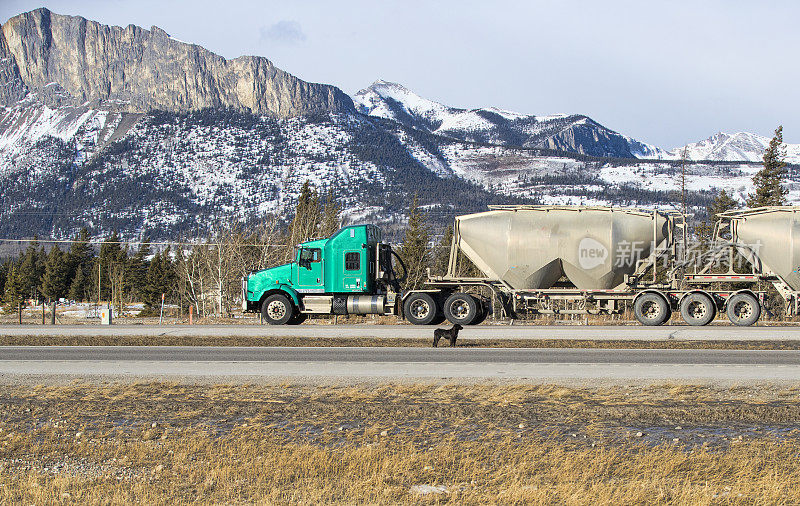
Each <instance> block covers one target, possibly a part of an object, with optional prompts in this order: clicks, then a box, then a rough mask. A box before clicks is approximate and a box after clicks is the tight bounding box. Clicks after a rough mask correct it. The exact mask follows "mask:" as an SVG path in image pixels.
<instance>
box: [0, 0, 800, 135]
mask: <svg viewBox="0 0 800 506" xmlns="http://www.w3.org/2000/svg"><path fill="white" fill-rule="evenodd" d="M41 6H46V7H48V8H50V9H51V10H52V11H54V12H58V13H61V14H72V15H81V16H84V17H87V18H90V19H94V20H97V21H101V22H103V23H106V24H113V25H120V26H125V25H127V24H136V25H140V26H143V27H145V28H149V27H150V26H152V25H156V26H159V27H161V28H163V29H164V30H166V31H167V32H168V33H170V34H171V35H172V36H173V37H175V38H177V39H181V40H184V41H187V42H193V43H196V44H199V45H202V46H204V47H206V48H207V49H209V50H211V51H214V52H216V53H219V54H221V55H223V56H225V57H226V58H235V57H236V56H239V55H242V54H254V55H260V56H265V57H267V58H269V59H270V60H272V61H273V62H274V63H275V64H276V65H277V66H278V67H280V68H283V69H284V70H286V71H288V72H290V73H292V74H295V75H297V76H299V77H301V78H302V79H306V80H309V81H315V82H323V83H329V84H334V85H337V86H339V87H340V88H342V89H343V90H344V91H345V92H347V93H355V92H356V91H358V90H359V89H361V88H364V87H366V86H368V85H369V84H370V83H371V82H373V81H374V80H375V79H378V78H380V79H385V80H389V81H395V82H399V83H401V84H403V85H405V86H407V87H408V88H410V89H412V90H413V91H415V92H416V93H418V94H419V95H422V96H423V97H426V98H430V99H433V100H437V101H439V102H442V103H445V104H447V105H452V106H458V107H467V108H470V107H484V106H496V107H500V108H504V109H509V110H513V111H518V112H523V113H530V114H550V113H561V112H563V113H582V114H587V115H589V116H591V117H592V118H593V119H595V120H596V121H598V122H600V123H602V124H604V125H606V126H607V127H609V128H612V129H614V130H617V131H619V132H622V133H624V134H627V135H630V136H633V137H635V138H637V139H639V140H642V141H645V142H649V143H651V144H656V145H659V146H662V147H665V148H672V147H676V146H679V145H683V144H685V143H687V142H691V141H696V140H700V139H703V138H706V137H709V136H710V135H712V134H714V133H715V132H718V131H725V132H735V131H749V132H755V133H759V134H762V135H765V136H771V135H772V132H773V130H774V129H775V127H776V126H777V125H778V124H783V125H784V139H785V140H786V141H787V142H794V143H800V100H798V99H799V98H800V92H798V81H799V79H798V78H799V77H800V65H798V63H797V61H798V60H797V54H796V52H797V49H799V48H800V29H798V21H800V2H797V1H792V0H785V1H778V0H776V1H769V0H762V1H752V0H751V1H746V2H745V1H740V0H727V1H723V0H694V1H684V0H672V1H655V0H650V1H643V0H639V1H633V0H631V1H621V0H620V1H610V0H607V1H600V0H596V1H556V0H553V1H515V2H512V1H491V2H490V1H486V2H473V1H470V0H460V1H449V0H447V1H434V0H431V1H419V2H417V1H413V0H405V1H379V0H373V1H338V2H334V1H314V0H296V1H287V0H283V1H268V0H226V1H219V0H191V1H183V0H181V1H169V0H136V1H125V0H80V1H77V0H72V1H70V0H56V1H41V0H40V1H38V2H31V1H27V0H0V15H1V16H2V18H3V20H5V19H8V18H9V17H11V16H13V15H15V14H18V13H20V12H23V11H28V10H32V9H35V8H37V7H41Z"/></svg>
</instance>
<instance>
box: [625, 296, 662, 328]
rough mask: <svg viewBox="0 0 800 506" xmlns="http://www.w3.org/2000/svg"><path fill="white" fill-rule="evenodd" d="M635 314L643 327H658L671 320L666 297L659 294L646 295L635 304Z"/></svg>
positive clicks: (640, 297)
mask: <svg viewBox="0 0 800 506" xmlns="http://www.w3.org/2000/svg"><path fill="white" fill-rule="evenodd" d="M633 314H634V316H636V319H637V320H639V323H641V324H642V325H647V326H657V325H662V324H663V323H664V322H666V321H667V320H669V317H670V314H671V311H670V309H669V304H667V301H666V299H664V297H662V296H661V295H659V294H657V293H645V294H642V295H640V296H639V297H637V298H636V301H635V302H634V303H633Z"/></svg>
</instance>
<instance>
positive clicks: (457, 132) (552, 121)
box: [353, 80, 662, 158]
mask: <svg viewBox="0 0 800 506" xmlns="http://www.w3.org/2000/svg"><path fill="white" fill-rule="evenodd" d="M353 102H354V103H355V104H356V107H357V109H358V110H359V111H360V112H362V113H364V114H367V115H370V116H376V117H381V118H387V119H391V120H393V121H397V122H399V123H402V124H404V125H406V126H408V127H411V128H415V129H419V130H422V131H425V132H429V133H433V134H436V135H441V136H444V137H450V138H453V139H459V140H465V141H470V142H479V143H485V144H500V145H504V146H519V147H527V148H546V149H554V150H559V151H569V152H573V153H580V154H585V155H592V156H606V157H615V158H634V157H637V158H657V157H659V156H660V155H661V154H662V152H661V150H660V149H659V148H656V147H654V146H650V145H648V144H645V143H642V142H639V141H637V140H635V139H632V138H630V137H627V136H624V135H621V134H619V133H617V132H614V131H613V130H610V129H608V128H606V127H604V126H603V125H601V124H599V123H597V122H596V121H594V120H592V119H591V118H589V117H587V116H583V115H580V114H553V115H549V116H535V115H528V114H520V113H516V112H511V111H504V110H502V109H497V108H494V107H489V108H482V109H459V108H455V107H449V106H446V105H443V104H440V103H438V102H434V101H432V100H428V99H425V98H422V97H420V96H419V95H417V94H415V93H414V92H412V91H411V90H409V89H407V88H405V87H404V86H402V85H400V84H397V83H391V82H387V81H382V80H378V81H375V82H374V83H373V84H372V85H371V86H369V87H368V88H365V89H363V90H361V91H359V92H358V93H356V94H355V95H354V96H353Z"/></svg>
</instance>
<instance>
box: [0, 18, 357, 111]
mask: <svg viewBox="0 0 800 506" xmlns="http://www.w3.org/2000/svg"><path fill="white" fill-rule="evenodd" d="M0 35H1V36H0V60H2V62H3V63H2V65H0V89H3V88H8V91H4V92H2V93H0V104H2V105H12V104H13V103H15V102H17V101H19V100H20V99H21V98H23V97H24V96H25V95H27V94H28V93H30V92H37V93H39V94H40V96H42V97H43V98H44V99H45V100H46V101H47V103H48V104H49V105H55V106H59V105H66V104H69V105H79V104H81V103H85V102H107V103H113V104H115V106H116V108H118V109H119V110H124V111H126V112H140V113H141V112H147V111H149V110H153V109H160V110H166V111H170V112H187V111H192V110H200V109H204V108H207V107H222V108H226V107H230V108H233V109H237V110H243V111H245V110H246V111H249V112H253V113H257V114H269V115H274V116H277V117H290V116H296V115H301V114H313V113H318V112H351V111H353V110H354V106H353V103H352V100H351V99H350V97H349V96H348V95H346V94H345V93H344V92H343V91H341V90H340V89H338V88H336V87H335V86H331V85H326V84H316V83H308V82H305V81H303V80H301V79H299V78H297V77H295V76H293V75H291V74H289V73H287V72H285V71H283V70H281V69H279V68H277V67H275V66H274V65H273V64H272V62H270V61H269V60H268V59H266V58H263V57H259V56H240V57H238V58H235V59H232V60H226V59H225V58H223V57H222V56H219V55H217V54H214V53H212V52H211V51H208V50H206V49H204V48H202V47H201V46H198V45H196V44H189V43H185V42H182V41H178V40H176V39H173V38H171V37H170V36H169V34H167V32H166V31H164V30H162V29H161V28H158V27H152V28H151V29H150V30H146V29H144V28H141V27H138V26H135V25H128V26H127V27H125V28H122V27H118V26H109V25H103V24H101V23H98V22H96V21H91V20H87V19H86V18H83V17H81V16H66V15H62V14H56V13H53V12H51V11H50V10H48V9H46V8H40V9H36V10H33V11H30V12H26V13H22V14H19V15H17V16H14V17H12V18H10V19H9V20H8V21H6V22H5V23H3V25H2V34H0Z"/></svg>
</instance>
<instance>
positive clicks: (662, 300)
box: [402, 205, 800, 325]
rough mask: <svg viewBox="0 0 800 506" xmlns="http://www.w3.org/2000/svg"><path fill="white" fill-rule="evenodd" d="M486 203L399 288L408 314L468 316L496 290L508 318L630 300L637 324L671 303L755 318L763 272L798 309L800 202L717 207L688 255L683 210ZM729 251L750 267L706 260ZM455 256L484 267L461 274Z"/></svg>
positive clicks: (606, 309) (615, 308)
mask: <svg viewBox="0 0 800 506" xmlns="http://www.w3.org/2000/svg"><path fill="white" fill-rule="evenodd" d="M489 209H490V210H489V211H488V212H482V213H477V214H470V215H465V216H459V217H456V219H455V224H454V232H453V242H452V246H451V251H450V261H449V266H448V271H447V273H446V274H444V275H440V276H432V275H430V273H429V276H428V282H427V283H426V286H425V288H424V289H422V290H415V291H412V292H409V293H407V294H404V296H403V300H402V302H403V309H404V311H403V312H404V316H405V318H406V319H407V320H409V321H410V322H412V323H415V324H431V323H439V322H441V321H443V319H444V318H447V319H448V320H449V321H450V322H452V323H460V324H462V325H469V324H474V323H477V322H479V321H480V320H481V319H482V318H483V317H485V315H486V313H487V311H488V308H489V306H490V304H489V300H490V299H495V300H496V301H498V304H497V305H498V306H499V307H500V311H501V312H502V313H503V315H504V316H507V317H511V318H515V317H519V316H520V315H522V314H525V313H528V314H531V313H533V314H551V315H557V314H616V313H621V312H622V311H624V309H625V308H626V307H632V309H633V312H634V315H635V317H636V319H637V320H638V321H639V322H641V323H642V324H644V325H661V324H663V323H665V322H666V321H667V320H668V319H669V318H670V316H671V314H672V312H673V311H679V312H680V314H681V317H682V318H683V320H684V321H686V323H688V324H690V325H706V324H708V323H710V322H711V321H712V320H713V319H714V318H715V316H716V315H717V313H718V312H720V311H724V312H725V313H726V314H727V316H728V318H729V319H730V321H731V322H732V323H733V324H735V325H752V324H753V323H755V322H756V321H757V320H758V318H759V316H760V314H761V310H762V307H763V303H764V298H765V292H764V291H759V290H757V289H755V288H756V287H757V286H758V283H759V282H763V281H768V282H772V283H773V284H774V285H775V286H776V288H777V289H778V292H779V293H780V294H781V295H782V296H783V297H784V299H785V300H786V301H787V304H788V310H789V312H790V313H796V310H797V299H798V297H797V294H798V290H800V274H798V271H797V268H798V262H799V261H800V243H798V247H795V242H794V241H795V240H797V241H800V215H799V214H798V210H800V208H761V209H753V210H747V211H738V212H731V213H727V214H724V215H722V219H721V221H720V222H719V223H718V224H717V226H716V227H715V234H714V240H713V241H712V244H711V245H709V248H708V252H707V253H705V254H704V255H702V256H701V257H700V258H699V259H698V258H696V257H695V258H693V259H692V260H691V261H690V260H689V256H687V249H688V248H687V243H688V241H687V237H688V230H687V226H686V221H685V217H684V215H683V214H681V213H677V212H671V211H658V210H642V209H632V208H613V207H587V206H528V205H526V206H490V207H489ZM795 237H797V239H795ZM787 244H788V252H787ZM726 255H727V256H728V257H729V259H732V257H734V256H735V255H741V256H742V257H743V258H744V259H746V260H747V263H748V264H749V267H750V270H749V272H747V273H739V272H734V271H733V269H732V268H729V269H728V270H727V271H726V272H723V273H719V272H714V271H715V270H719V269H718V265H719V260H720V258H721V257H723V256H726ZM462 256H463V257H466V258H467V259H468V260H470V261H471V262H472V263H473V264H474V265H475V266H476V267H477V268H478V269H479V270H480V271H481V272H482V274H483V276H476V277H460V276H458V275H457V273H458V271H459V264H460V263H461V262H462V260H461V257H462ZM729 265H733V263H732V262H731V263H729ZM715 267H716V268H715ZM476 292H478V293H476ZM491 306H494V304H491Z"/></svg>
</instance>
